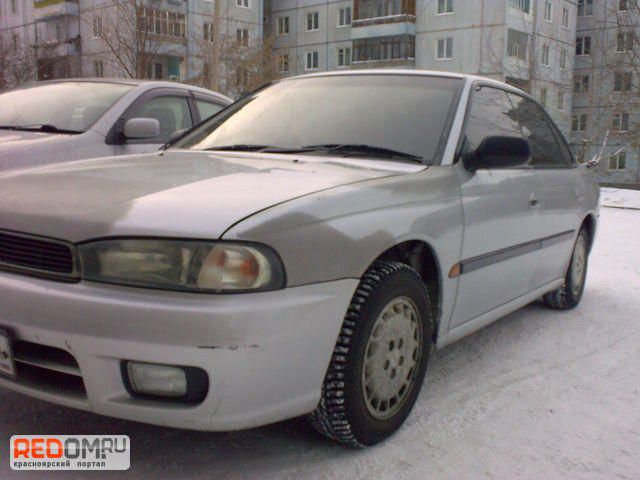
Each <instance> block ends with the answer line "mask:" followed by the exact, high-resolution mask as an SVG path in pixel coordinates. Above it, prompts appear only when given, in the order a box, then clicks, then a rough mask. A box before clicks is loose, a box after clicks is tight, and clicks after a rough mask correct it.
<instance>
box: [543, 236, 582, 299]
mask: <svg viewBox="0 0 640 480" xmlns="http://www.w3.org/2000/svg"><path fill="white" fill-rule="evenodd" d="M588 265H589V235H588V234H587V232H586V230H585V229H584V228H583V229H581V230H580V233H579V234H578V238H577V239H576V243H575V246H574V247H573V253H572V254H571V262H570V263H569V268H568V269H567V274H566V276H565V279H564V284H563V285H562V287H560V288H559V289H557V290H554V291H552V292H549V293H547V294H546V295H545V296H544V297H543V300H544V303H545V305H547V306H548V307H550V308H555V309H557V310H569V309H572V308H575V307H576V306H577V305H578V304H579V303H580V300H581V299H582V293H583V292H584V286H585V283H586V280H587V267H588Z"/></svg>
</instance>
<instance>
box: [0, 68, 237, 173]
mask: <svg viewBox="0 0 640 480" xmlns="http://www.w3.org/2000/svg"><path fill="white" fill-rule="evenodd" d="M230 103H231V100H230V99H229V98H227V97H225V96H223V95H220V94H218V93H216V92H212V91H210V90H205V89H204V88H198V87H194V86H191V85H183V84H180V83H176V82H161V81H152V80H127V79H112V80H108V79H99V78H96V79H86V78H84V79H77V80H52V81H48V82H38V83H33V84H30V85H26V86H23V87H20V88H16V89H14V90H9V91H6V92H1V93H0V171H3V170H5V171H6V170H14V169H20V168H29V167H33V166H41V165H48V164H52V163H60V162H68V161H70V160H80V159H83V158H96V157H107V156H113V155H126V154H132V153H145V152H154V151H157V150H158V149H159V148H160V147H161V146H162V145H163V144H165V143H167V142H168V141H169V140H170V139H171V137H172V136H177V135H179V134H180V132H185V131H186V130H188V129H190V128H191V127H193V125H196V124H198V123H200V122H201V121H203V120H206V119H207V118H209V117H211V116H212V115H214V114H215V113H217V112H219V111H220V110H222V109H223V108H224V107H226V106H227V105H229V104H230Z"/></svg>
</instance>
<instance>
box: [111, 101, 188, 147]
mask: <svg viewBox="0 0 640 480" xmlns="http://www.w3.org/2000/svg"><path fill="white" fill-rule="evenodd" d="M141 117H143V118H155V119H156V120H158V122H159V123H160V135H159V136H157V137H155V138H143V139H127V138H124V136H122V134H121V135H120V138H119V141H118V142H117V146H116V152H117V154H118V155H127V154H133V153H146V152H155V151H157V150H158V149H159V148H160V147H161V146H162V145H164V144H165V143H167V142H168V141H169V140H170V139H171V137H172V136H173V135H174V134H175V133H176V132H177V131H179V130H186V129H189V128H191V127H192V126H193V125H194V124H195V123H196V122H197V114H196V113H195V111H194V108H193V107H192V103H191V98H190V93H189V92H188V91H186V90H178V89H157V90H152V91H150V92H148V93H146V94H144V95H142V96H141V97H140V98H139V99H138V100H136V101H135V102H134V103H133V104H132V105H131V107H130V108H129V109H127V111H126V112H125V114H124V115H123V117H122V118H121V119H120V120H119V121H118V125H117V128H118V130H119V131H120V132H121V131H122V129H123V127H124V124H125V123H126V121H127V120H129V119H131V118H141Z"/></svg>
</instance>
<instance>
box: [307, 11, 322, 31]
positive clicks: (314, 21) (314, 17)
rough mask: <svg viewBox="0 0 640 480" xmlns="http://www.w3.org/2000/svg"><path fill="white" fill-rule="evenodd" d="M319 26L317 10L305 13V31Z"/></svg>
mask: <svg viewBox="0 0 640 480" xmlns="http://www.w3.org/2000/svg"><path fill="white" fill-rule="evenodd" d="M319 28H320V14H319V13H318V12H312V13H307V32H312V31H314V30H318V29H319Z"/></svg>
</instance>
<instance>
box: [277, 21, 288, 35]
mask: <svg viewBox="0 0 640 480" xmlns="http://www.w3.org/2000/svg"><path fill="white" fill-rule="evenodd" d="M288 34H289V17H278V35H288Z"/></svg>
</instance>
